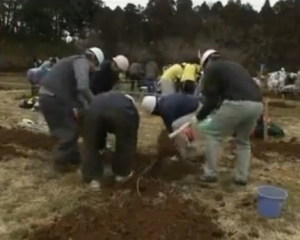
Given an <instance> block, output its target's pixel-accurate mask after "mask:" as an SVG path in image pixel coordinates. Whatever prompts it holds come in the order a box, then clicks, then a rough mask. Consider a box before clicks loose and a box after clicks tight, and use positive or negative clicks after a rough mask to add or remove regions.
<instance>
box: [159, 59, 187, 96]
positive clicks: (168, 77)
mask: <svg viewBox="0 0 300 240" xmlns="http://www.w3.org/2000/svg"><path fill="white" fill-rule="evenodd" d="M182 73H183V66H182V65H181V64H178V63H177V64H174V65H172V66H171V67H169V68H167V69H166V70H165V72H164V73H163V75H162V76H161V78H160V87H161V93H162V95H168V94H172V93H175V92H176V83H177V81H178V80H179V79H180V78H181V76H182Z"/></svg>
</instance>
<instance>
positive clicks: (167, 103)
mask: <svg viewBox="0 0 300 240" xmlns="http://www.w3.org/2000/svg"><path fill="white" fill-rule="evenodd" d="M198 106H199V99H198V98H197V97H195V96H192V95H187V94H183V93H173V94H170V95H167V96H162V97H161V99H160V100H159V103H158V109H159V112H160V115H161V117H162V119H163V121H164V123H165V125H166V126H167V128H168V131H172V129H171V126H172V122H173V121H175V120H177V119H178V118H180V117H183V116H185V115H187V114H189V113H192V112H195V111H196V110H197V108H198Z"/></svg>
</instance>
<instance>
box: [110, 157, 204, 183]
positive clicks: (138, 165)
mask: <svg viewBox="0 0 300 240" xmlns="http://www.w3.org/2000/svg"><path fill="white" fill-rule="evenodd" d="M112 157H113V153H112V152H107V153H106V154H105V156H104V159H105V162H106V164H111V162H112ZM168 157H169V155H158V154H155V153H147V152H138V151H137V152H136V153H135V155H134V157H133V161H132V167H133V170H134V172H135V174H136V175H140V174H143V176H144V177H147V178H149V177H150V178H154V179H159V180H164V181H165V182H170V181H175V180H180V179H183V178H184V177H186V176H188V175H191V174H200V171H201V164H198V163H197V164H195V163H191V162H188V161H172V160H170V158H168ZM145 169H147V171H145ZM125 185H126V184H125ZM129 185H130V183H129ZM109 186H111V183H109ZM126 188H127V187H126Z"/></svg>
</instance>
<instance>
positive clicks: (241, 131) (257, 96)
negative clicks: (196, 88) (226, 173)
mask: <svg viewBox="0 0 300 240" xmlns="http://www.w3.org/2000/svg"><path fill="white" fill-rule="evenodd" d="M201 64H202V66H203V68H204V75H203V80H202V81H203V85H202V87H203V88H202V93H203V95H204V102H203V106H202V107H201V109H200V111H199V112H198V113H197V115H196V116H195V117H194V118H193V121H192V122H193V124H196V126H197V127H198V129H199V130H200V131H201V132H203V133H204V134H205V136H206V153H205V155H206V163H205V166H204V174H203V176H202V177H201V180H202V181H205V182H216V181H217V175H216V174H217V163H218V157H219V156H218V155H219V147H220V145H221V142H222V139H223V137H225V136H232V135H233V134H234V133H235V136H234V141H235V144H236V147H237V161H236V166H235V176H234V183H236V184H238V185H246V184H247V181H248V171H249V166H250V159H251V144H250V135H251V133H252V130H253V129H254V127H255V125H256V122H257V120H258V119H259V117H260V116H261V114H262V113H263V102H262V95H261V91H260V89H259V87H258V86H257V84H256V83H255V82H254V81H253V79H252V77H251V76H250V74H249V73H248V72H247V70H246V69H245V68H244V67H242V66H241V65H240V64H237V63H235V62H231V61H227V60H224V59H222V58H221V55H220V54H219V53H218V52H217V51H216V50H213V49H210V50H207V51H206V52H205V53H204V54H203V55H202V57H201Z"/></svg>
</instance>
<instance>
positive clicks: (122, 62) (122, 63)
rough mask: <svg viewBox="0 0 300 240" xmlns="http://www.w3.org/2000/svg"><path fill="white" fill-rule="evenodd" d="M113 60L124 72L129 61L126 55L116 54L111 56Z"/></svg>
mask: <svg viewBox="0 0 300 240" xmlns="http://www.w3.org/2000/svg"><path fill="white" fill-rule="evenodd" d="M113 60H114V62H115V63H116V64H117V66H118V68H120V69H121V70H122V71H123V72H126V71H127V70H128V68H129V61H128V59H127V57H125V56H123V55H118V56H116V57H114V58H113Z"/></svg>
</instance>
